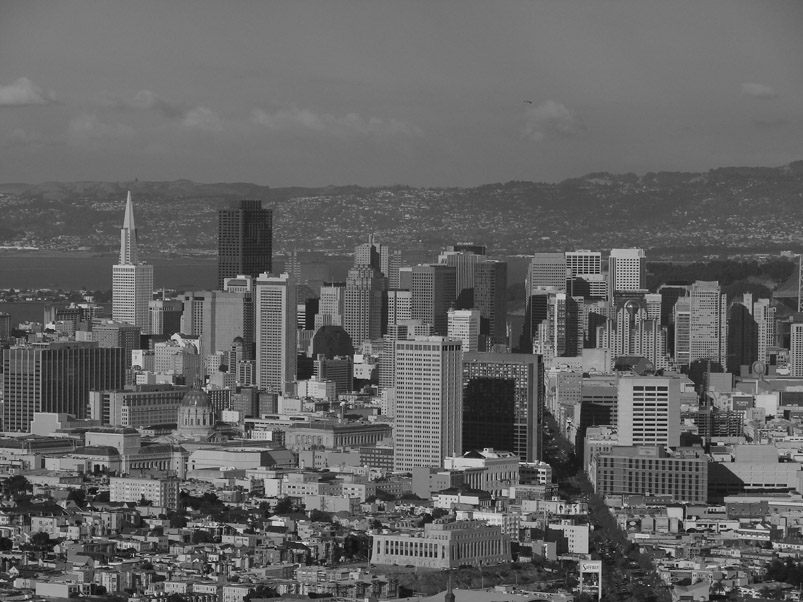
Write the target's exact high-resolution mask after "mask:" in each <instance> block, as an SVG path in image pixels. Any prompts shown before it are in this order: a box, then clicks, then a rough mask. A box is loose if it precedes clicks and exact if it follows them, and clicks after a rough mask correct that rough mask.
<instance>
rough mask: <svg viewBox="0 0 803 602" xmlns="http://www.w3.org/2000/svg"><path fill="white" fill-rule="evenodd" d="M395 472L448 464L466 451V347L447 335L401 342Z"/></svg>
mask: <svg viewBox="0 0 803 602" xmlns="http://www.w3.org/2000/svg"><path fill="white" fill-rule="evenodd" d="M395 345H396V351H395V362H396V378H395V388H396V428H395V430H394V433H393V438H394V439H395V443H396V453H395V458H394V470H396V471H399V472H410V471H412V469H413V468H416V467H418V466H443V458H444V457H445V456H447V455H448V456H453V455H457V454H459V453H460V452H461V451H462V449H463V432H462V429H463V406H462V403H463V387H462V354H463V352H462V349H461V345H460V341H456V340H454V339H449V338H447V337H437V336H433V337H416V338H414V339H413V340H403V341H396V342H395Z"/></svg>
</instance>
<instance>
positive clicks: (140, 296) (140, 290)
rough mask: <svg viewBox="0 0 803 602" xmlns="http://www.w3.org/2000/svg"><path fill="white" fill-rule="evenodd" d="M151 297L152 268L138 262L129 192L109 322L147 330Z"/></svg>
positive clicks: (113, 276)
mask: <svg viewBox="0 0 803 602" xmlns="http://www.w3.org/2000/svg"><path fill="white" fill-rule="evenodd" d="M152 298H153V266H152V265H148V264H145V263H140V261H139V250H138V248H137V228H136V225H135V224H134V208H133V205H132V204H131V193H130V192H129V193H128V199H127V200H126V206H125V218H124V219H123V227H122V229H121V230H120V262H119V263H118V264H116V265H114V266H112V319H113V320H114V321H116V322H127V323H128V324H134V325H135V326H139V327H140V328H141V329H142V333H143V334H149V333H150V331H151V318H150V302H151V299H152Z"/></svg>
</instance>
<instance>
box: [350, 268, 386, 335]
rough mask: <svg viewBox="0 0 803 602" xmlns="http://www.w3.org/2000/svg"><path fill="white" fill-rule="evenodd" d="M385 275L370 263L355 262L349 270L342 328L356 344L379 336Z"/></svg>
mask: <svg viewBox="0 0 803 602" xmlns="http://www.w3.org/2000/svg"><path fill="white" fill-rule="evenodd" d="M386 290H387V278H385V277H384V276H382V273H381V272H380V271H379V270H378V269H376V268H373V267H371V266H367V265H363V266H354V267H353V268H351V269H350V270H349V271H348V277H347V278H346V287H345V289H344V297H343V328H345V329H346V332H347V333H348V334H349V336H350V337H351V340H352V341H353V342H354V345H355V347H359V345H360V344H362V343H363V341H374V340H376V339H379V338H381V337H382V325H383V322H384V320H383V318H384V314H385V306H384V298H385V291H386Z"/></svg>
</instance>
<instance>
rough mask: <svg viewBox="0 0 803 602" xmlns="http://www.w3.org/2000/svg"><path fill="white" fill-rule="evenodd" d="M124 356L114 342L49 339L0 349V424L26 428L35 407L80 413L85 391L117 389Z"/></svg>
mask: <svg viewBox="0 0 803 602" xmlns="http://www.w3.org/2000/svg"><path fill="white" fill-rule="evenodd" d="M128 362H130V358H129V360H128V361H126V357H125V353H124V351H123V349H121V348H119V347H113V348H105V349H102V348H100V347H98V345H97V343H86V342H83V343H76V342H64V343H51V344H50V345H48V346H42V347H39V346H37V347H12V348H10V349H5V350H4V351H3V400H4V402H3V430H6V431H14V432H28V430H29V428H30V423H31V420H32V419H33V415H34V412H51V413H57V414H58V413H64V414H72V415H74V416H75V417H76V418H85V417H86V415H87V402H88V401H89V391H92V390H103V389H119V388H121V387H122V386H123V385H124V384H125V373H126V367H127V366H128V365H129V364H128Z"/></svg>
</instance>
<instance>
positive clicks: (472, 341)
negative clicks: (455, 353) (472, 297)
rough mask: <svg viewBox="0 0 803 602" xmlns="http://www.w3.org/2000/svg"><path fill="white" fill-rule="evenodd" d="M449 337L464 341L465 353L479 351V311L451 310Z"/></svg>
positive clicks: (449, 314)
mask: <svg viewBox="0 0 803 602" xmlns="http://www.w3.org/2000/svg"><path fill="white" fill-rule="evenodd" d="M447 315H448V318H449V325H448V336H449V337H450V338H452V339H460V340H461V341H463V352H464V353H465V352H471V351H478V342H479V336H480V312H479V310H478V309H450V310H449V313H448V314H447Z"/></svg>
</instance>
